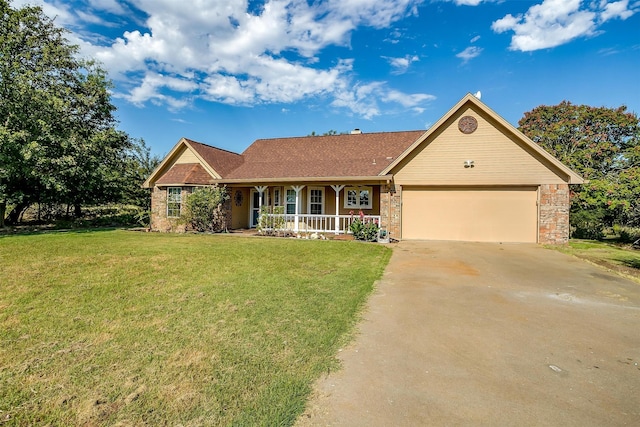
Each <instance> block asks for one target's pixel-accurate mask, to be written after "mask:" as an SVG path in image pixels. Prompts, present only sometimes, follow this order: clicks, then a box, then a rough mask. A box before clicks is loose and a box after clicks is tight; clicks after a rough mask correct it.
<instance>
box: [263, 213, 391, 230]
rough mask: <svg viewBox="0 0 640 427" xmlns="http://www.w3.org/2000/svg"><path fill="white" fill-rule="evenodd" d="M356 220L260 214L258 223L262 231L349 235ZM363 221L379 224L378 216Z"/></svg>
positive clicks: (369, 216) (317, 216)
mask: <svg viewBox="0 0 640 427" xmlns="http://www.w3.org/2000/svg"><path fill="white" fill-rule="evenodd" d="M296 216H297V221H296ZM356 219H360V216H359V215H312V214H298V215H295V214H272V213H268V214H262V217H261V218H260V221H259V223H260V229H261V230H263V231H277V232H291V233H334V234H345V233H351V231H350V230H349V226H350V225H351V223H352V222H353V221H354V220H356ZM363 221H365V222H369V221H374V222H376V223H377V224H380V215H365V216H364V217H363ZM296 224H298V229H296Z"/></svg>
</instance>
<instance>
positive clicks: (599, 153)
mask: <svg viewBox="0 0 640 427" xmlns="http://www.w3.org/2000/svg"><path fill="white" fill-rule="evenodd" d="M519 126H520V130H521V131H522V132H523V133H524V134H525V135H527V136H528V137H529V138H531V139H532V140H533V141H534V142H536V143H538V144H540V145H541V146H542V147H543V148H544V149H545V150H547V151H548V152H550V153H551V154H553V155H554V156H555V157H557V158H558V159H559V160H560V161H561V162H563V163H564V164H566V165H568V166H569V167H570V168H572V169H573V170H575V171H576V172H578V173H579V174H580V175H582V176H583V177H584V178H585V179H586V180H587V182H586V183H585V184H584V185H582V186H576V187H575V188H573V192H572V200H571V213H572V215H571V222H572V226H573V227H574V228H575V229H576V232H577V233H578V234H580V235H582V234H584V235H585V236H591V237H590V238H596V237H598V236H600V235H601V233H602V229H603V227H604V226H611V225H613V224H615V223H618V224H624V225H640V120H639V119H638V116H637V115H636V114H635V113H630V112H628V111H627V108H626V107H625V106H622V107H619V108H606V107H590V106H587V105H573V104H571V103H570V102H566V101H564V102H562V103H560V104H558V105H555V106H540V107H537V108H534V109H533V110H532V111H530V112H527V113H525V115H524V117H523V118H522V119H521V120H520V122H519Z"/></svg>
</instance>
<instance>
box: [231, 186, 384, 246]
mask: <svg viewBox="0 0 640 427" xmlns="http://www.w3.org/2000/svg"><path fill="white" fill-rule="evenodd" d="M230 190H231V191H230V195H231V197H232V200H231V202H232V206H233V211H232V217H233V228H244V227H249V228H256V229H258V230H259V231H264V232H284V233H291V234H299V233H330V234H336V235H338V234H349V233H350V226H351V224H352V223H353V222H354V221H356V220H361V221H363V222H365V223H369V222H372V223H375V224H376V225H379V226H383V224H382V217H381V215H380V196H381V185H380V183H379V182H376V183H366V182H365V183H348V184H330V183H320V182H319V183H305V184H294V185H291V184H286V183H283V184H279V183H270V185H253V186H250V187H242V188H240V187H237V186H234V187H232V188H230ZM243 200H246V201H247V202H248V203H244V202H243Z"/></svg>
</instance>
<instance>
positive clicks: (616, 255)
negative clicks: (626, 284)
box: [554, 240, 640, 283]
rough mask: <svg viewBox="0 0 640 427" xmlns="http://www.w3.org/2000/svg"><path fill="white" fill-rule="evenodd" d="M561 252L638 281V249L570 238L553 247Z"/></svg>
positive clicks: (639, 274)
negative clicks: (564, 243)
mask: <svg viewBox="0 0 640 427" xmlns="http://www.w3.org/2000/svg"><path fill="white" fill-rule="evenodd" d="M554 249H557V250H559V251H561V252H564V253H567V254H569V255H573V256H576V257H578V258H582V259H585V260H587V261H589V262H592V263H594V264H597V265H600V266H602V267H605V268H607V269H608V270H611V271H614V272H616V273H618V274H620V275H622V276H625V277H627V278H630V279H632V280H634V281H636V282H638V283H640V251H638V250H634V249H629V248H628V247H625V246H621V245H613V244H611V243H605V242H599V241H594V240H571V241H570V242H569V244H568V245H565V246H557V247H554Z"/></svg>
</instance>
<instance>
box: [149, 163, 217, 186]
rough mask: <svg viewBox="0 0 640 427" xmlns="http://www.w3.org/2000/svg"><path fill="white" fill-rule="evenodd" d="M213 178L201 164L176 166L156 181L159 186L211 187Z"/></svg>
mask: <svg viewBox="0 0 640 427" xmlns="http://www.w3.org/2000/svg"><path fill="white" fill-rule="evenodd" d="M213 183H214V179H213V177H212V176H211V175H210V174H209V173H208V172H207V171H206V170H204V168H203V167H202V165H201V164H200V163H178V164H175V165H173V166H172V167H171V169H169V170H168V171H167V173H165V174H164V175H162V176H161V177H160V179H158V180H157V181H156V184H157V185H180V184H188V185H211V184H213Z"/></svg>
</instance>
